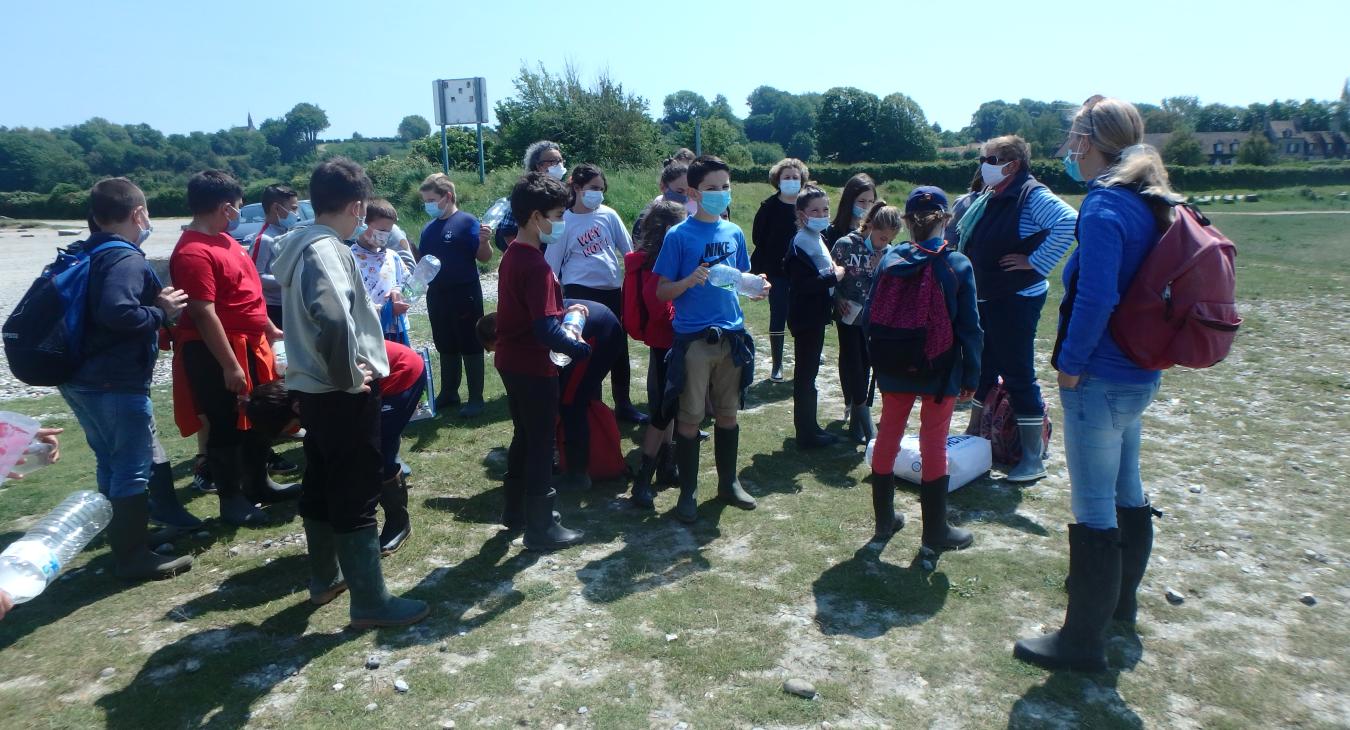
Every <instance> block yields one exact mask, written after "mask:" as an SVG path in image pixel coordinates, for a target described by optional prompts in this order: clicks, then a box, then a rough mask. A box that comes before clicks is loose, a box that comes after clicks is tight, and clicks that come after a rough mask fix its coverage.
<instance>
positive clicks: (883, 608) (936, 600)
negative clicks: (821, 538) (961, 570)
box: [811, 543, 951, 639]
mask: <svg viewBox="0 0 1350 730" xmlns="http://www.w3.org/2000/svg"><path fill="white" fill-rule="evenodd" d="M881 547H882V546H880V545H878V544H875V543H869V544H867V545H864V546H863V547H861V548H859V549H858V550H857V551H856V552H854V553H853V557H852V558H850V559H848V560H846V561H844V562H842V563H839V564H838V565H835V566H833V567H831V568H830V569H829V570H826V571H825V572H824V573H821V575H820V577H819V578H817V579H816V582H815V583H813V584H812V586H811V590H812V592H813V593H814V594H815V597H816V619H815V620H816V625H817V626H819V627H820V630H821V633H824V634H826V635H837V634H843V635H847V636H856V637H858V638H860V639H874V638H877V637H878V636H883V635H885V634H886V632H888V631H890V630H891V629H892V628H894V627H897V626H915V625H918V624H921V623H923V622H925V621H927V620H928V619H930V618H932V617H933V616H934V615H936V614H937V612H938V611H941V610H942V607H943V606H944V605H946V603H947V593H948V591H949V590H950V588H951V583H950V581H949V580H948V579H947V575H946V574H945V573H942V572H938V571H931V570H924V568H923V567H922V563H923V560H924V557H923V556H922V555H916V556H915V557H914V560H913V561H911V563H910V565H909V567H907V568H902V567H900V566H898V565H894V564H892V563H887V562H885V561H884V560H882V559H881ZM930 559H931V558H930Z"/></svg>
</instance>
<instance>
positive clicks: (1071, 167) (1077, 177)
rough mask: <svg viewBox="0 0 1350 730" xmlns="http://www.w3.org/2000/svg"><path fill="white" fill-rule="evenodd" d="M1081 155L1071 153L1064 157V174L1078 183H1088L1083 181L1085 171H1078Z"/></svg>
mask: <svg viewBox="0 0 1350 730" xmlns="http://www.w3.org/2000/svg"><path fill="white" fill-rule="evenodd" d="M1078 157H1079V154H1078V153H1076V152H1073V151H1070V152H1069V153H1068V154H1066V155H1064V172H1065V173H1067V174H1068V176H1069V177H1070V178H1072V179H1073V180H1074V181H1076V182H1087V181H1086V180H1084V179H1083V171H1082V170H1079V169H1078Z"/></svg>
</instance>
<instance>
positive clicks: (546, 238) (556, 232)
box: [539, 220, 567, 246]
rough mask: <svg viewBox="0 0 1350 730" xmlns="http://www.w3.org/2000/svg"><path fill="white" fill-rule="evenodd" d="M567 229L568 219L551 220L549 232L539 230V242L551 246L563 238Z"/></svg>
mask: <svg viewBox="0 0 1350 730" xmlns="http://www.w3.org/2000/svg"><path fill="white" fill-rule="evenodd" d="M566 231H567V221H565V220H561V221H549V232H548V233H544V232H543V231H539V242H540V243H546V244H548V245H550V246H552V245H553V244H555V243H557V242H558V241H561V240H562V237H563V234H564V233H565V232H566Z"/></svg>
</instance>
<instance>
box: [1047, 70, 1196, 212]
mask: <svg viewBox="0 0 1350 730" xmlns="http://www.w3.org/2000/svg"><path fill="white" fill-rule="evenodd" d="M1070 134H1075V135H1081V136H1084V137H1087V138H1088V141H1090V142H1091V143H1092V146H1093V147H1096V148H1097V149H1099V150H1101V151H1102V153H1103V154H1105V155H1106V157H1107V159H1108V160H1109V161H1110V162H1111V166H1110V167H1109V168H1107V170H1106V172H1105V173H1103V174H1102V176H1101V183H1102V184H1103V185H1106V186H1108V187H1110V186H1115V185H1123V186H1128V187H1133V188H1135V189H1136V190H1138V191H1139V192H1140V193H1141V194H1142V195H1144V196H1146V197H1149V198H1154V199H1157V200H1159V201H1166V202H1168V203H1180V202H1183V201H1185V199H1186V196H1184V195H1180V194H1178V193H1177V192H1176V191H1175V190H1173V189H1172V184H1171V182H1170V181H1169V180H1168V177H1167V167H1166V166H1164V165H1163V160H1162V155H1159V154H1158V150H1157V149H1156V148H1154V147H1153V145H1150V144H1145V143H1144V118H1143V117H1142V116H1140V115H1139V110H1138V109H1135V108H1134V105H1133V104H1131V103H1130V102H1128V101H1124V100H1122V99H1116V98H1113V97H1109V96H1100V95H1099V96H1094V97H1092V98H1091V99H1088V100H1087V102H1085V103H1084V104H1083V106H1082V107H1081V108H1079V110H1078V112H1077V113H1075V114H1074V115H1073V126H1072V127H1071V128H1070ZM1169 219H1170V216H1169Z"/></svg>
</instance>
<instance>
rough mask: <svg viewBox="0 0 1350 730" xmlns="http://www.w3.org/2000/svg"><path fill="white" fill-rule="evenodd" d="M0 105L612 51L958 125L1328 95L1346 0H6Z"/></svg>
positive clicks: (338, 120)
mask: <svg viewBox="0 0 1350 730" xmlns="http://www.w3.org/2000/svg"><path fill="white" fill-rule="evenodd" d="M6 5H8V6H9V7H6V8H5V10H4V16H5V26H6V30H7V32H6V34H5V36H6V37H5V42H4V43H3V44H0V68H3V69H5V72H4V82H3V87H0V100H2V102H0V125H3V126H10V127H15V126H41V127H53V126H62V125H67V124H74V123H78V122H81V121H84V120H85V119H88V118H89V117H92V116H103V117H106V118H108V119H110V120H112V121H115V122H119V123H135V122H145V123H148V124H150V125H151V126H153V127H156V128H158V129H161V130H164V131H166V132H187V131H193V130H204V131H214V130H216V129H220V128H223V127H229V126H234V125H238V124H243V123H244V120H245V115H246V114H247V113H249V112H252V114H253V118H254V120H255V121H256V122H261V121H262V120H263V119H264V118H266V117H274V116H279V115H281V114H284V113H285V112H286V111H287V110H288V109H290V108H291V106H293V105H294V104H295V103H297V102H300V101H309V102H313V103H315V104H318V105H319V106H320V107H322V108H323V109H325V110H326V111H327V112H328V116H329V119H330V121H331V122H332V127H331V128H330V129H329V130H327V131H326V132H325V133H324V136H326V137H346V136H348V135H350V134H351V133H352V132H357V131H359V132H360V133H362V134H364V135H367V136H388V135H392V134H394V130H395V128H396V126H397V124H398V122H399V120H400V119H401V118H402V117H403V116H404V115H407V114H421V115H423V116H425V117H427V118H428V119H431V118H432V116H433V114H432V110H431V81H432V80H433V79H436V78H459V77H466V76H483V77H486V79H487V87H488V95H489V99H490V100H491V101H492V102H494V103H495V101H497V100H499V99H501V98H502V97H503V96H506V95H509V94H510V93H512V91H513V89H512V87H511V79H512V78H514V76H515V75H516V72H517V71H518V70H519V69H520V67H521V65H522V63H524V64H529V65H531V66H533V65H536V64H539V63H542V64H544V65H545V66H546V67H547V68H549V69H554V70H560V69H562V67H563V66H564V64H566V63H571V64H573V65H574V66H575V67H576V68H577V69H578V70H579V71H580V72H581V74H582V76H583V78H594V76H595V75H596V74H597V73H600V72H603V71H607V72H608V73H609V74H610V75H611V77H612V78H614V79H615V80H617V81H619V82H620V83H622V84H623V85H624V86H625V88H627V89H629V90H630V91H632V92H635V93H637V94H640V95H642V96H644V97H646V98H647V100H648V101H649V103H650V104H651V106H652V110H653V112H654V113H655V115H657V116H659V114H660V106H661V101H662V99H663V98H664V96H665V95H666V94H667V93H670V92H672V91H676V90H679V89H692V90H693V91H697V92H699V93H701V94H703V95H705V96H706V97H707V98H708V99H709V100H711V99H712V97H713V96H714V95H715V94H718V93H721V94H725V95H726V96H727V98H728V99H730V100H731V102H732V106H733V108H734V109H735V110H736V112H737V114H738V115H740V116H745V114H746V111H747V110H746V106H745V98H746V96H747V94H749V92H750V91H751V90H752V89H754V88H755V87H756V86H759V85H761V84H768V85H771V86H775V87H778V88H780V89H784V90H787V91H793V92H803V91H824V90H826V89H828V88H830V87H832V86H856V87H859V88H862V89H866V90H868V91H871V92H874V93H876V94H878V95H885V94H888V93H891V92H894V91H901V92H904V93H906V94H908V95H910V96H911V97H913V98H914V99H915V100H916V101H918V102H919V104H920V105H921V106H922V107H923V109H924V111H925V112H926V113H927V115H928V119H929V121H937V122H938V123H940V124H942V125H943V127H945V128H959V127H961V126H964V125H965V124H966V123H968V122H969V119H970V114H971V112H973V111H974V110H975V108H976V107H977V106H978V105H979V104H980V102H982V101H986V100H990V99H998V98H1002V99H1007V100H1009V101H1015V100H1017V99H1019V98H1024V97H1026V98H1032V99H1043V100H1053V99H1064V100H1067V101H1072V102H1078V101H1081V100H1083V99H1085V98H1087V97H1088V96H1090V95H1092V94H1094V93H1104V94H1108V95H1112V96H1121V97H1124V98H1127V99H1130V100H1133V101H1149V102H1153V103H1157V102H1158V101H1159V100H1160V99H1162V98H1163V97H1165V96H1173V95H1196V96H1199V97H1200V98H1201V101H1202V102H1206V103H1209V102H1222V103H1227V104H1243V105H1245V104H1247V103H1250V102H1253V101H1270V100H1271V99H1275V98H1279V99H1285V98H1294V99H1300V100H1301V99H1305V98H1309V97H1312V98H1317V99H1331V98H1335V97H1336V96H1337V95H1338V94H1339V92H1340V89H1341V85H1342V83H1343V82H1344V81H1345V78H1346V77H1347V76H1350V52H1347V51H1346V48H1347V46H1346V42H1345V31H1346V28H1347V27H1348V26H1350V2H1345V0H1329V1H1326V2H1320V1H1317V2H1312V1H1304V2H1300V1H1297V0H1295V1H1292V2H1286V3H1276V4H1271V3H1260V4H1256V3H1252V4H1248V3H1238V2H1231V1H1230V2H1209V1H1204V2H1177V1H1176V0H1173V1H1172V2H1155V1H1154V0H1139V1H1130V0H1125V1H1124V2H1117V3H1101V2H1087V1H1084V0H1079V1H1078V2H1059V1H1058V0H1056V1H1053V2H1025V1H1024V2H1006V1H1005V2H988V1H986V0H968V1H967V2H946V3H913V2H889V1H883V2H871V3H869V2H854V3H846V4H844V5H836V4H834V3H825V2H777V3H770V2H737V1H736V0H731V1H730V2H708V1H706V0H704V1H703V2H679V3H675V2H669V3H651V2H647V3H643V2H632V1H630V2H607V1H603V0H588V1H587V2H541V1H536V0H525V1H516V0H496V1H495V2H455V1H448V2H441V3H431V2H411V1H410V0H382V1H381V2H373V3H372V2H364V3H363V2H355V1H354V0H326V1H325V2H308V1H301V2H289V3H288V2H276V1H275V0H273V1H270V2H260V1H258V0H242V1H239V2H231V3H217V4H211V3H201V2H188V1H186V0H176V1H173V2H169V1H166V0H138V1H137V2H135V3H109V2H106V0H103V1H100V2H94V1H92V0H74V1H70V2H59V1H44V0H36V1H34V0H29V1H28V2H22V3H19V2H15V3H6Z"/></svg>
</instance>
